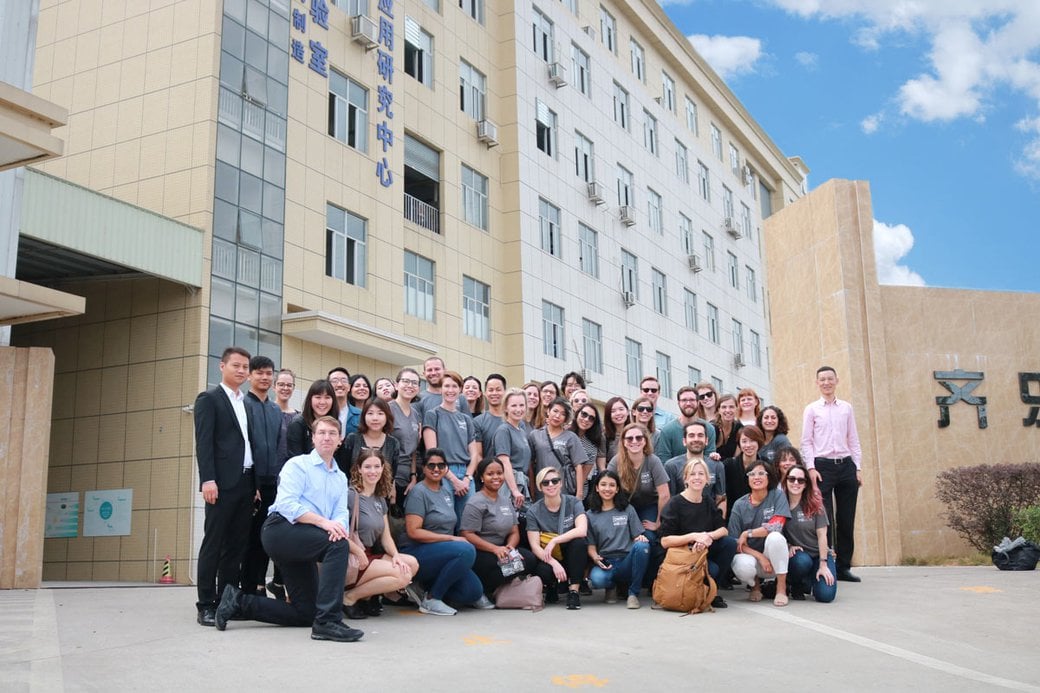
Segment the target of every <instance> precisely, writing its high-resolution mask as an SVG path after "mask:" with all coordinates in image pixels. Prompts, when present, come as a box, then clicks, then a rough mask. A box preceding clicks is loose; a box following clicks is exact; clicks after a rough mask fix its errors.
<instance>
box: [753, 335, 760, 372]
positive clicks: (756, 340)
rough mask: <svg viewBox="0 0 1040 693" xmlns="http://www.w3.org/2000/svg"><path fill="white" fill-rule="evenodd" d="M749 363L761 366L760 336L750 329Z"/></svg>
mask: <svg viewBox="0 0 1040 693" xmlns="http://www.w3.org/2000/svg"><path fill="white" fill-rule="evenodd" d="M751 365H752V366H758V367H759V368H761V367H762V336H761V335H760V334H758V333H757V332H755V331H754V330H751Z"/></svg>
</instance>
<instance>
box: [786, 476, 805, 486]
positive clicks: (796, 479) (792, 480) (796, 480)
mask: <svg viewBox="0 0 1040 693" xmlns="http://www.w3.org/2000/svg"><path fill="white" fill-rule="evenodd" d="M787 483H789V484H804V483H805V477H804V476H789V477H787Z"/></svg>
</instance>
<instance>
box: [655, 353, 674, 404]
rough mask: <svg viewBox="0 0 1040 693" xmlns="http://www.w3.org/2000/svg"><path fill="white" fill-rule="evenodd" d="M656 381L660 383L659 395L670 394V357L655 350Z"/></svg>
mask: <svg viewBox="0 0 1040 693" xmlns="http://www.w3.org/2000/svg"><path fill="white" fill-rule="evenodd" d="M655 375H657V382H659V383H660V384H661V397H671V396H672V357H671V356H669V355H668V354H662V353H661V352H660V351H659V352H657V373H656V374H655Z"/></svg>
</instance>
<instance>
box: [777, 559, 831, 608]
mask: <svg viewBox="0 0 1040 693" xmlns="http://www.w3.org/2000/svg"><path fill="white" fill-rule="evenodd" d="M827 567H828V568H830V570H831V575H837V572H836V569H835V567H834V556H833V555H831V556H828V557H827ZM819 569H820V558H819V556H810V555H809V554H808V553H806V552H805V551H796V552H795V554H794V555H793V556H791V560H790V561H789V562H788V564H787V581H788V584H789V585H791V589H792V590H800V591H801V592H802V594H808V593H810V592H812V595H813V597H815V598H816V601H818V602H824V603H828V602H833V601H834V597H835V596H837V594H838V583H837V582H835V583H834V584H833V585H828V584H827V581H826V580H824V579H823V578H819V579H817V578H816V571H817V570H819Z"/></svg>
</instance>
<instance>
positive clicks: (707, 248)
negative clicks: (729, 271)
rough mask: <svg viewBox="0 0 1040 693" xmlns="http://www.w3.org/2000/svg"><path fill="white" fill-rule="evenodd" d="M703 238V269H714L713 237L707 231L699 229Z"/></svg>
mask: <svg viewBox="0 0 1040 693" xmlns="http://www.w3.org/2000/svg"><path fill="white" fill-rule="evenodd" d="M701 237H702V238H703V240H704V269H706V270H711V271H712V272H714V271H715V238H714V237H713V236H712V235H711V234H710V233H708V232H707V231H701Z"/></svg>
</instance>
